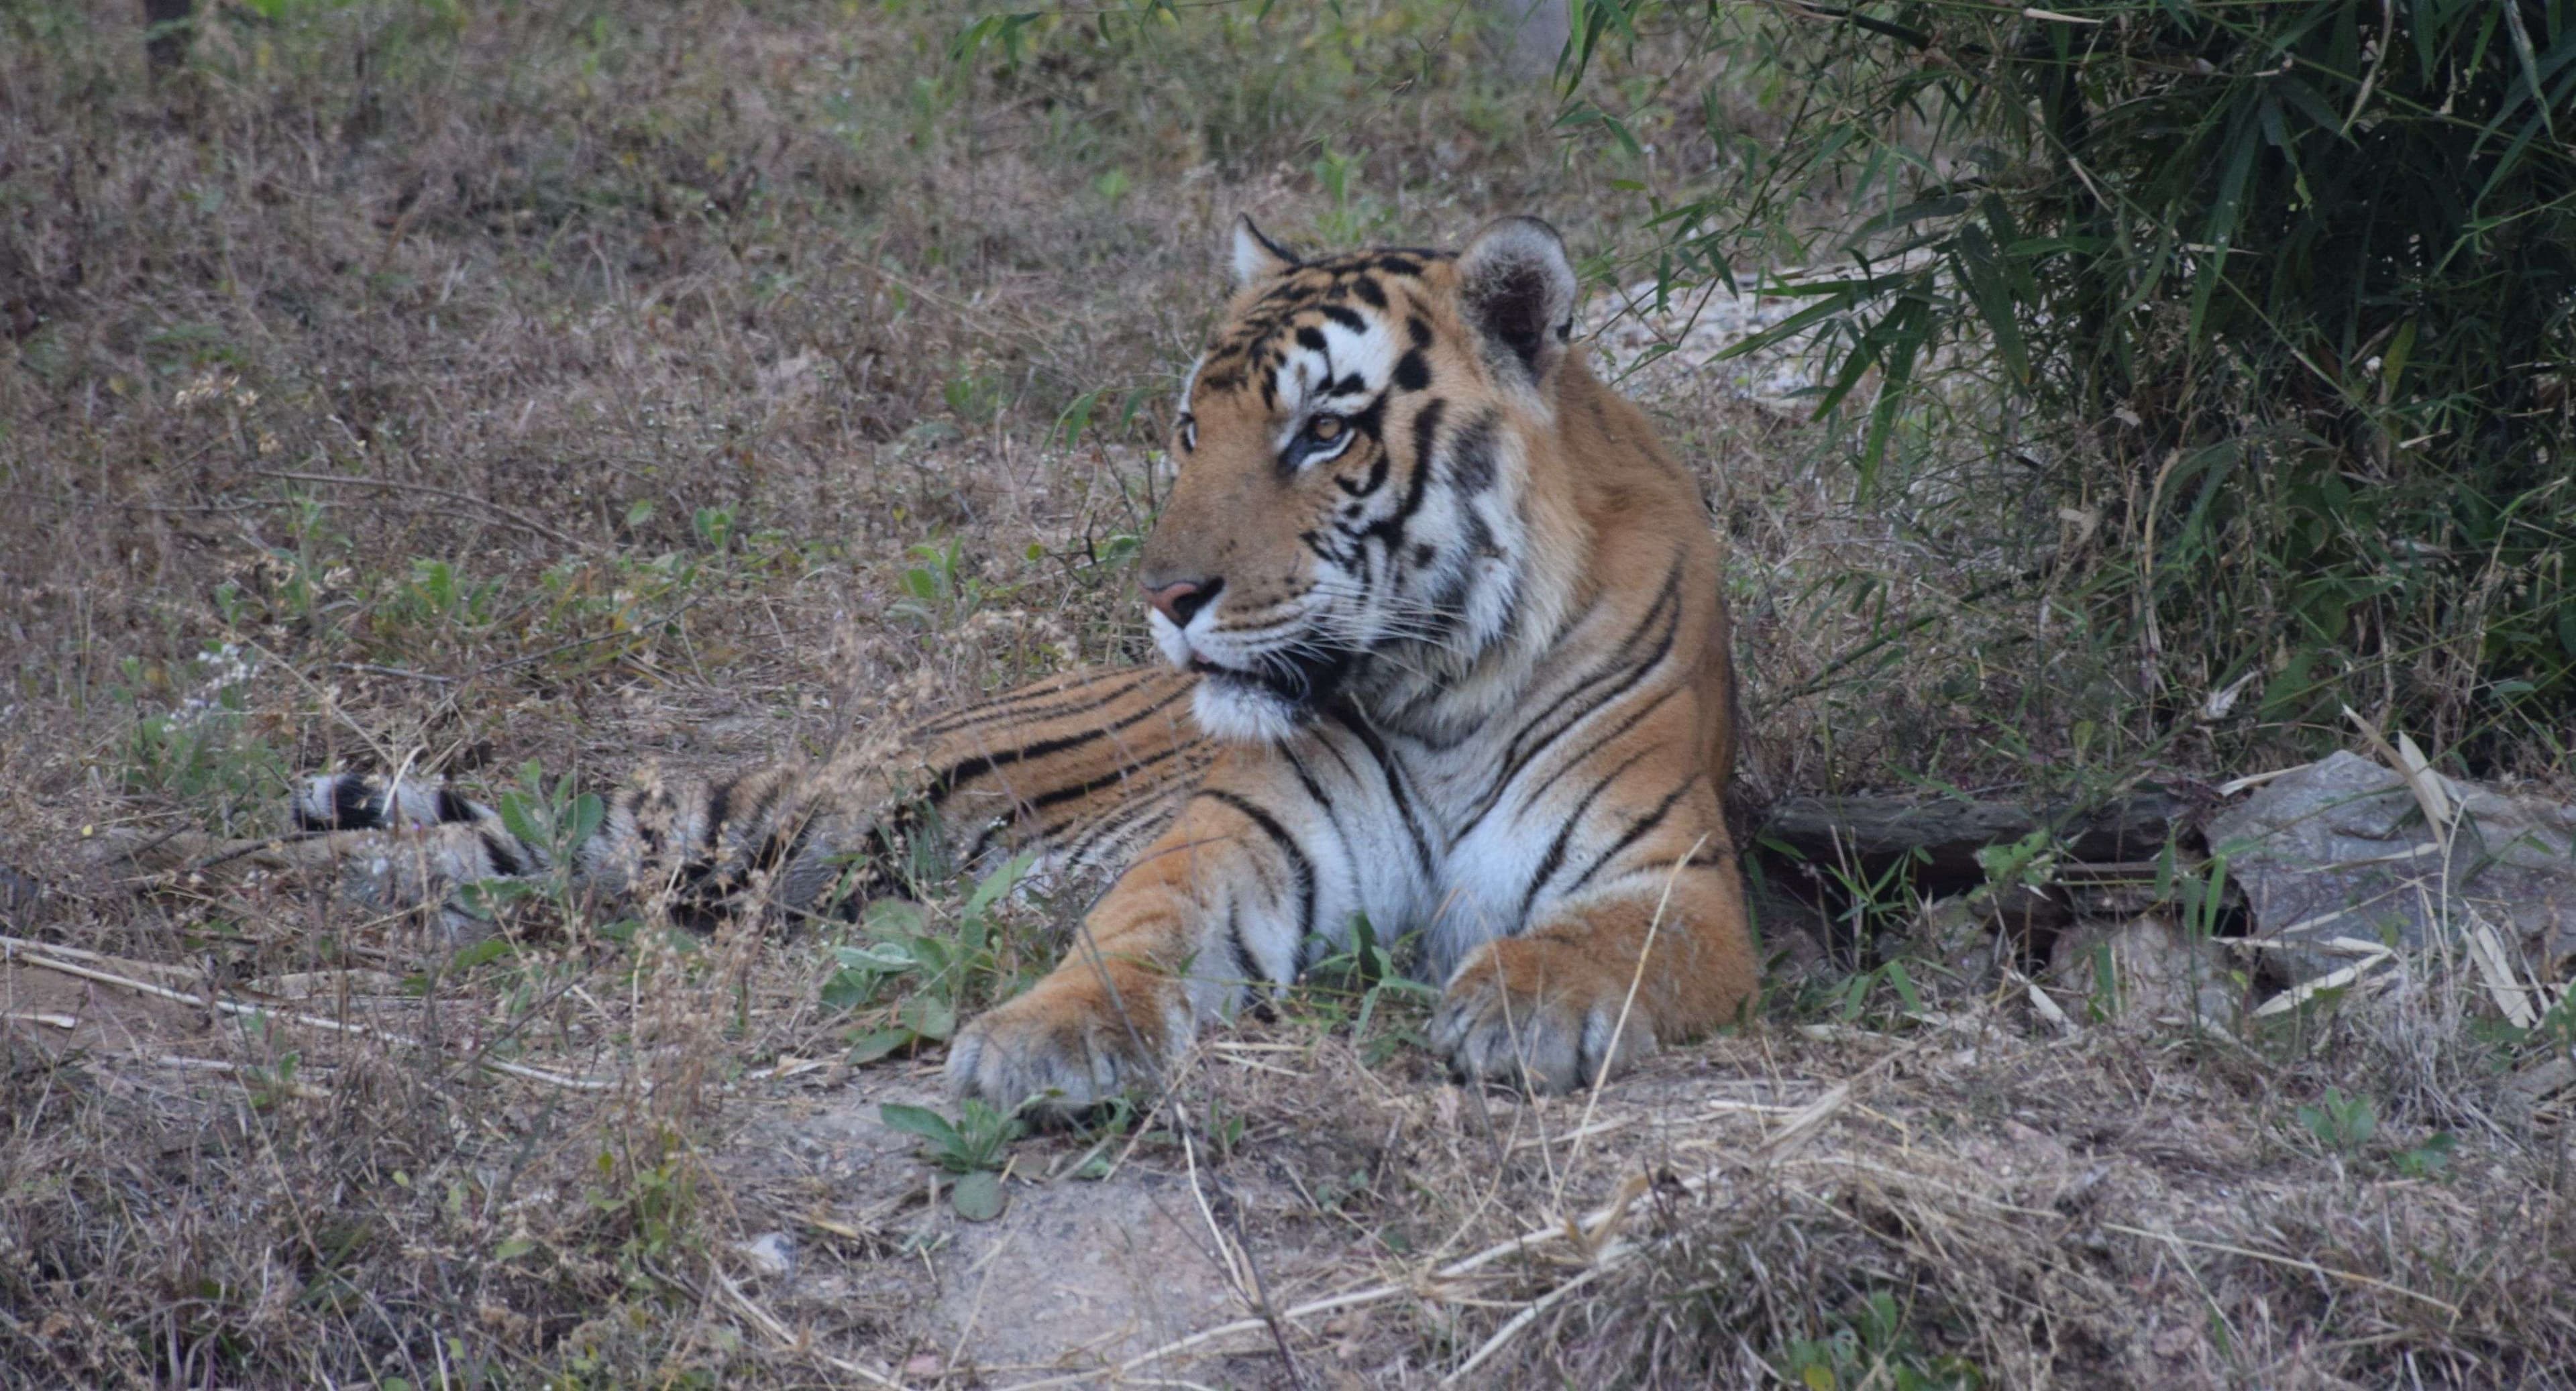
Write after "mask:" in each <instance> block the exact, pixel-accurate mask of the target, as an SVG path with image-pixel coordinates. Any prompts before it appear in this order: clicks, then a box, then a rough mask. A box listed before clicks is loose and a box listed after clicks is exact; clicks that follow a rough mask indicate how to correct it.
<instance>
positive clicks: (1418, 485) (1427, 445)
mask: <svg viewBox="0 0 2576 1391" xmlns="http://www.w3.org/2000/svg"><path fill="white" fill-rule="evenodd" d="M1448 404H1449V403H1448V402H1446V401H1427V402H1424V403H1423V406H1422V409H1420V410H1418V411H1415V412H1414V413H1413V472H1412V473H1410V474H1408V475H1407V476H1406V478H1405V482H1404V501H1403V502H1402V503H1401V504H1399V505H1398V506H1397V507H1396V509H1395V513H1394V515H1393V516H1388V517H1381V518H1379V519H1378V520H1376V521H1374V522H1371V523H1370V524H1369V526H1368V529H1367V530H1366V531H1363V532H1361V533H1360V534H1361V535H1362V536H1363V537H1368V536H1374V537H1376V538H1378V539H1379V540H1380V541H1382V542H1384V543H1385V544H1386V551H1387V555H1388V556H1389V557H1393V556H1394V555H1395V553H1396V552H1397V551H1398V550H1399V549H1401V548H1402V547H1403V545H1404V524H1405V523H1406V522H1408V521H1411V520H1412V519H1413V514H1414V513H1415V512H1417V511H1419V510H1421V507H1422V499H1423V496H1424V494H1425V492H1426V491H1427V490H1428V489H1429V487H1430V485H1431V456H1432V451H1433V450H1434V449H1435V448H1437V447H1438V445H1439V442H1440V416H1441V413H1442V412H1443V411H1444V410H1446V409H1447V408H1448Z"/></svg>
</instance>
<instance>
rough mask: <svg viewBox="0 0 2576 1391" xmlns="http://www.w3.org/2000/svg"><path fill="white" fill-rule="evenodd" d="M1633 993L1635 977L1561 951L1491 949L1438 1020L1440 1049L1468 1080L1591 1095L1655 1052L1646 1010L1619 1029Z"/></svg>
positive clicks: (1434, 1039) (1530, 944)
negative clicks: (1598, 1082) (1600, 1082)
mask: <svg viewBox="0 0 2576 1391" xmlns="http://www.w3.org/2000/svg"><path fill="white" fill-rule="evenodd" d="M1628 984H1629V973H1627V972H1624V971H1608V970H1605V969H1604V968H1603V967H1602V965H1601V963H1599V962H1594V961H1587V960H1582V959H1580V958H1578V957H1577V956H1576V955H1575V954H1574V953H1573V952H1572V951H1571V950H1570V949H1569V948H1567V947H1566V946H1565V945H1564V944H1561V943H1556V942H1543V941H1527V940H1506V941H1501V942H1492V943H1488V944H1486V945H1485V946H1483V947H1480V948H1478V949H1477V950H1476V951H1475V952H1474V953H1473V954H1471V955H1470V956H1469V957H1468V958H1467V960H1466V962H1465V963H1464V964H1462V965H1461V966H1460V967H1459V968H1458V970H1457V972H1456V973H1455V974H1453V975H1452V976H1451V977H1450V978H1449V988H1448V989H1447V990H1446V991H1444V992H1442V994H1441V997H1440V1008H1439V1009H1438V1011H1437V1012H1435V1013H1434V1014H1433V1015H1432V1016H1431V1030H1430V1041H1431V1046H1432V1048H1433V1049H1435V1050H1437V1051H1438V1052H1440V1053H1442V1054H1444V1055H1446V1056H1447V1058H1448V1060H1449V1069H1450V1071H1451V1072H1453V1073H1455V1074H1456V1075H1457V1076H1458V1077H1459V1078H1460V1079H1461V1080H1463V1081H1469V1082H1477V1081H1494V1082H1504V1083H1509V1084H1511V1085H1515V1086H1519V1087H1523V1088H1525V1089H1527V1090H1530V1091H1535V1092H1565V1091H1572V1090H1574V1089H1576V1088H1578V1087H1587V1086H1590V1085H1592V1083H1593V1081H1594V1079H1595V1078H1599V1077H1602V1076H1604V1075H1607V1074H1616V1073H1619V1072H1622V1071H1625V1070H1626V1069H1627V1068H1628V1067H1629V1066H1630V1065H1631V1064H1633V1063H1635V1062H1636V1061H1637V1060H1638V1059H1640V1058H1643V1057H1645V1056H1646V1055H1648V1054H1650V1053H1652V1052H1654V1050H1655V1031H1654V1025H1653V1024H1652V1023H1650V1022H1649V1021H1648V1020H1647V1019H1646V1017H1645V1011H1644V1010H1643V1008H1642V1007H1640V1008H1633V1009H1630V1010H1629V1011H1628V1019H1627V1023H1626V1025H1625V1026H1624V1027H1623V1026H1622V1025H1621V1024H1620V1019H1619V1015H1620V1009H1621V1007H1622V1006H1623V1005H1625V1004H1626V1003H1627V996H1628ZM1605 1059H1606V1060H1607V1061H1608V1063H1609V1067H1608V1068H1607V1073H1606V1074H1605V1070H1604V1068H1603V1065H1602V1064H1603V1062H1604V1060H1605Z"/></svg>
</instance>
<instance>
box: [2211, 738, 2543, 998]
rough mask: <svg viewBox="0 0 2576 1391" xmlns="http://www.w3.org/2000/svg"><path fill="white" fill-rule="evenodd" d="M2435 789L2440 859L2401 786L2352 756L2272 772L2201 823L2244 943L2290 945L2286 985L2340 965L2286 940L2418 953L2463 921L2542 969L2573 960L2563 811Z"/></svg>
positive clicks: (2341, 957)
mask: <svg viewBox="0 0 2576 1391" xmlns="http://www.w3.org/2000/svg"><path fill="white" fill-rule="evenodd" d="M2435 776H2437V777H2439V775H2438V774H2437V775H2435ZM2440 781H2441V785H2442V788H2443V790H2444V791H2445V792H2446V793H2447V794H2448V795H2449V796H2450V798H2451V800H2452V802H2453V803H2454V804H2455V805H2457V806H2459V807H2460V808H2461V809H2462V810H2461V812H2460V813H2459V815H2458V818H2457V821H2458V825H2457V829H2456V831H2455V832H2454V834H2453V836H2452V840H2451V844H2450V847H2449V849H2448V851H2447V853H2446V852H2445V850H2444V848H2443V846H2442V844H2441V843H2440V841H2439V839H2438V838H2437V837H2436V836H2435V834H2434V831H2433V828H2432V826H2430V825H2429V824H2428V823H2427V822H2426V821H2425V818H2424V813H2423V811H2422V809H2421V808H2420V807H2419V806H2418V805H2417V803H2416V801H2415V798H2414V796H2413V794H2412V793H2410V792H2409V791H2408V790H2407V787H2406V783H2405V780H2404V779H2402V778H2400V777H2399V776H2398V775H2397V774H2396V773H2395V772H2394V771H2392V770H2390V769H2389V768H2387V767H2385V766H2383V765H2381V764H2378V763H2374V762H2372V761H2371V760H2369V759H2366V758H2363V757H2361V756H2360V755H2358V754H2353V753H2337V754H2335V755H2333V756H2331V757H2329V758H2324V759H2320V760H2319V761H2317V762H2315V763H2311V764H2309V765H2307V766H2306V767H2304V768H2299V769H2296V770H2294V771H2292V772H2289V773H2286V774H2284V775H2282V776H2281V777H2278V778H2275V779H2273V780H2272V781H2271V782H2269V783H2266V784H2264V785H2263V786H2262V787H2261V788H2260V789H2258V790H2257V791H2256V792H2255V793H2254V794H2253V795H2252V796H2250V797H2248V798H2246V799H2245V801H2244V803H2243V804H2242V805H2239V806H2237V807H2235V808H2233V809H2231V810H2229V811H2227V812H2225V813H2223V814H2221V815H2220V816H2219V817H2218V818H2217V819H2216V820H2214V821H2212V822H2211V823H2210V826H2209V845H2210V850H2211V852H2212V853H2213V854H2218V855H2224V856H2225V857H2226V858H2227V863H2228V876H2229V878H2230V879H2231V880H2233V881H2234V882H2235V883H2236V884H2237V885H2238V886H2239V887H2241V888H2242V889H2243V890H2244V892H2245V897H2246V901H2247V905H2248V907H2249V908H2250V909H2251V910H2252V912H2253V917H2254V929H2255V931H2254V935H2255V936H2257V937H2260V938H2267V939H2270V940H2272V941H2276V942H2281V943H2285V944H2290V946H2291V950H2289V951H2286V952H2284V953H2283V956H2284V958H2285V964H2286V965H2287V966H2288V968H2289V971H2290V975H2291V977H2292V978H2293V979H2295V980H2307V979H2311V978H2313V977H2316V976H2320V975H2323V974H2325V973H2326V972H2328V971H2331V970H2334V969H2336V968H2337V967H2339V966H2343V965H2347V964H2349V963H2350V961H2351V957H2350V956H2349V955H2348V954H2344V953H2338V952H2334V951H2331V950H2328V949H2326V948H2324V947H2323V946H2322V945H2320V946H2319V947H2317V948H2314V949H2310V948H2306V947H2303V946H2300V945H2298V944H2302V943H2308V942H2315V943H2320V944H2322V943H2325V942H2327V941H2330V940H2332V939H2334V938H2337V937H2352V938H2358V939H2360V940H2362V941H2366V942H2385V943H2393V944H2395V945H2396V946H2398V947H2400V948H2404V949H2421V948H2423V947H2424V946H2426V945H2427V944H2429V943H2433V942H2437V941H2450V940H2455V939H2456V937H2457V936H2458V933H2459V932H2460V930H2461V929H2463V928H2464V927H2466V926H2467V925H2468V924H2469V923H2471V922H2473V921H2484V922H2486V923H2488V924H2490V925H2492V926H2493V927H2495V928H2496V929H2497V931H2498V933H2499V934H2500V935H2501V936H2502V937H2503V939H2504V941H2505V944H2506V946H2507V947H2508V949H2513V948H2517V947H2518V948H2519V949H2520V950H2522V951H2524V952H2526V953H2529V954H2530V956H2531V957H2532V958H2533V959H2534V960H2536V961H2538V962H2540V963H2542V964H2544V965H2546V964H2548V963H2554V962H2556V961H2557V960H2559V959H2561V958H2563V957H2566V956H2569V955H2576V807H2570V806H2563V805H2558V804H2555V803H2550V802H2547V801H2543V800H2540V799H2535V798H2520V797H2510V796H2506V795H2504V794H2502V793H2499V792H2496V791H2494V790H2493V789H2490V788H2485V787H2479V786H2474V785H2471V784H2467V783H2460V782H2455V781H2452V780H2451V779H2448V778H2441V779H2440Z"/></svg>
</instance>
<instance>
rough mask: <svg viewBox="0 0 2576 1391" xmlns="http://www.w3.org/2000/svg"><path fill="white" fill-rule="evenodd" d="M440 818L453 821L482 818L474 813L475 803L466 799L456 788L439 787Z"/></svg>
mask: <svg viewBox="0 0 2576 1391" xmlns="http://www.w3.org/2000/svg"><path fill="white" fill-rule="evenodd" d="M438 819H439V820H441V821H450V822H453V821H479V820H481V819H482V818H481V817H478V816H476V815H475V814H474V804H473V803H472V802H469V801H467V800H465V798H464V796H463V794H461V793H459V792H458V791H457V790H456V789H455V788H452V787H442V788H440V789H438Z"/></svg>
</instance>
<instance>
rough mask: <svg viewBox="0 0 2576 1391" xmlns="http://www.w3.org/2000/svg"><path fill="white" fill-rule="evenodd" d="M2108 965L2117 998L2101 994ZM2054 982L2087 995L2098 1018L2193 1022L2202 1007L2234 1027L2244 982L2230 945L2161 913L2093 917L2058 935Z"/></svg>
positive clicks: (2052, 960)
mask: <svg viewBox="0 0 2576 1391" xmlns="http://www.w3.org/2000/svg"><path fill="white" fill-rule="evenodd" d="M2106 954H2107V956H2108V960H2109V964H2110V980H2111V985H2112V996H2111V998H2109V999H2102V998H2099V996H2100V992H2101V989H2102V984H2103V969H2102V968H2103V962H2104V959H2105V955H2106ZM2048 978H2049V983H2050V984H2052V985H2054V986H2056V987H2057V988H2058V989H2060V990H2066V991H2071V992H2073V993H2075V994H2078V995H2081V996H2083V997H2085V999H2086V1000H2087V1001H2089V1002H2091V1003H2092V1005H2093V1006H2094V1008H2093V1010H2092V1011H2091V1012H2092V1013H2093V1015H2094V1016H2095V1017H2096V1018H2098V1019H2120V1020H2130V1021H2145V1020H2155V1019H2186V1020H2187V1019H2189V1018H2190V1017H2191V1016H2192V1014H2193V1013H2194V1012H2195V1011H2197V1012H2198V1014H2199V1016H2200V1017H2201V1018H2202V1019H2204V1020H2208V1021H2210V1022H2212V1023H2216V1024H2221V1025H2230V1026H2232V1025H2233V1022H2234V1020H2235V1018H2236V1013H2237V1010H2238V1007H2239V1006H2240V1005H2242V1004H2243V987H2242V986H2241V985H2240V984H2239V983H2238V980H2237V976H2236V974H2235V970H2234V968H2233V966H2232V965H2231V963H2230V962H2229V961H2228V959H2227V949H2226V947H2225V946H2223V945H2221V944H2220V943H2218V942H2215V941H2211V940H2208V939H2206V938H2204V939H2202V940H2200V941H2193V940H2192V937H2191V934H2190V933H2188V932H2186V931H2184V930H2183V928H2182V927H2181V926H2180V925H2178V924H2177V923H2175V922H2174V921H2173V919H2171V918H2169V917H2166V916H2165V915H2164V914H2162V913H2143V914H2140V915H2139V916H2137V917H2134V918H2130V919H2128V920H2126V921H2124V922H2116V923H2106V922H2089V923H2085V924H2083V925H2082V926H2079V927H2076V928H2074V929H2072V930H2070V931H2067V932H2063V933H2060V934H2058V938H2057V944H2056V946H2055V947H2054V948H2053V949H2052V950H2051V951H2050V954H2049V961H2048Z"/></svg>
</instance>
